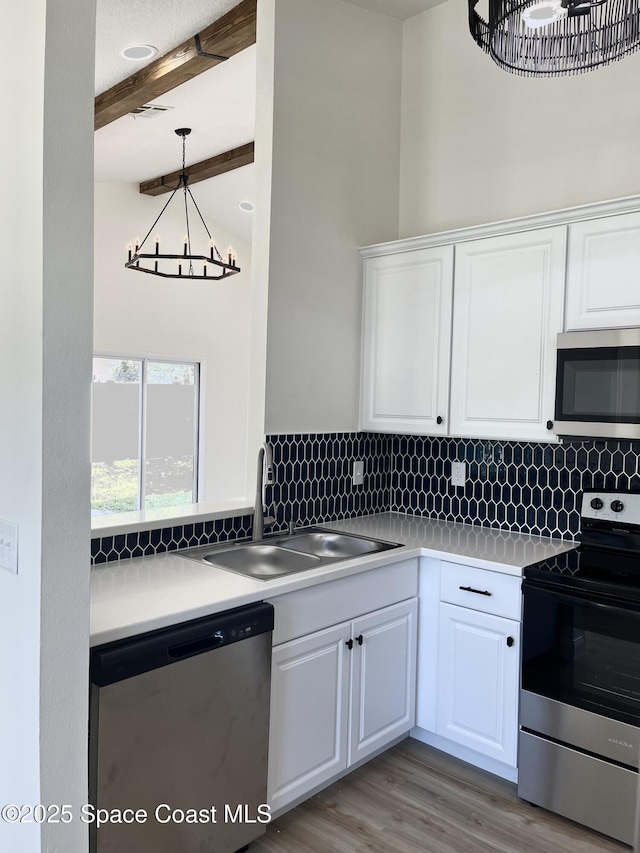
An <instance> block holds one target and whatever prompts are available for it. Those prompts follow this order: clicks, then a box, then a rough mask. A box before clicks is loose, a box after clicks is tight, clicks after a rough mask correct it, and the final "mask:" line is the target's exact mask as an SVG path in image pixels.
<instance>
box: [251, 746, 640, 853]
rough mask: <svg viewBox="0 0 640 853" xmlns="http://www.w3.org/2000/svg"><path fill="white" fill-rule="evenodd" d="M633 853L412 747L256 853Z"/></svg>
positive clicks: (338, 789)
mask: <svg viewBox="0 0 640 853" xmlns="http://www.w3.org/2000/svg"><path fill="white" fill-rule="evenodd" d="M560 851H561V853H622V851H626V853H629V848H628V847H625V846H624V845H623V844H618V843H617V842H615V841H612V840H611V839H609V838H605V837H604V836H602V835H598V834H597V833H595V832H590V831H589V830H587V829H584V828H583V827H580V826H577V825H576V824H574V823H572V822H570V821H568V820H564V819H563V818H560V817H558V816H557V815H554V814H551V813H550V812H547V811H545V810H544V809H536V808H534V807H533V806H530V805H529V804H528V803H525V802H523V801H522V800H519V799H518V797H517V795H516V789H515V785H512V784H510V783H509V782H505V781H504V780H503V779H498V778H497V777H495V776H492V775H491V774H489V773H485V772H484V771H482V770H478V769H477V768H475V767H470V766H469V765H467V764H464V763H463V762H461V761H458V760H457V759H455V758H451V757H450V756H447V755H444V754H443V753H441V752H438V751H437V750H435V749H432V748H431V747H428V746H426V745H425V744H422V743H420V742H418V741H416V740H413V739H411V738H408V739H407V740H405V741H403V742H402V743H400V744H398V745H397V746H395V747H394V748H393V749H390V750H389V751H388V752H385V753H383V754H382V755H380V756H378V757H377V758H374V759H373V761H370V762H368V763H367V764H365V765H364V766H363V767H360V768H359V769H358V770H355V771H354V772H353V773H351V774H350V775H349V776H346V777H345V778H344V779H341V780H340V781H339V782H336V783H335V784H334V785H332V786H331V787H330V788H327V789H326V790H324V791H322V792H321V793H320V794H317V795H316V796H315V797H312V798H311V799H310V800H307V801H306V802H305V803H303V804H302V805H300V806H298V807H297V808H295V809H292V810H291V811H290V812H287V814H285V815H283V816H282V817H281V818H279V819H278V820H276V821H274V822H273V823H272V824H270V825H269V826H268V827H267V832H266V835H264V836H263V837H262V838H260V839H258V840H257V841H254V842H253V844H251V845H250V846H249V853H418V852H419V853H560Z"/></svg>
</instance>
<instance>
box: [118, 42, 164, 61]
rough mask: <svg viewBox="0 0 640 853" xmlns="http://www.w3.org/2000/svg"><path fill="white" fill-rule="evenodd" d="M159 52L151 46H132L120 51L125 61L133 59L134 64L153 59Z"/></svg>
mask: <svg viewBox="0 0 640 853" xmlns="http://www.w3.org/2000/svg"><path fill="white" fill-rule="evenodd" d="M157 52H158V48H157V47H153V46H152V45H150V44H130V45H129V47H125V48H123V49H122V50H121V51H120V56H121V57H122V58H123V59H131V60H132V61H133V62H139V61H140V60H141V59H151V57H152V56H155V55H156V53H157Z"/></svg>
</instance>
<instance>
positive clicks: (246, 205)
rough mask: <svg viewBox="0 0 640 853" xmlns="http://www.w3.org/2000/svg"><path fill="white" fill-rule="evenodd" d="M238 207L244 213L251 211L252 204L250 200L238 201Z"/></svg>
mask: <svg viewBox="0 0 640 853" xmlns="http://www.w3.org/2000/svg"><path fill="white" fill-rule="evenodd" d="M238 207H239V208H240V210H244V211H245V212H246V213H251V211H252V210H253V204H252V203H251V202H250V201H240V202H238Z"/></svg>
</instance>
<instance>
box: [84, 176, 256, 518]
mask: <svg viewBox="0 0 640 853" xmlns="http://www.w3.org/2000/svg"><path fill="white" fill-rule="evenodd" d="M193 193H194V196H195V198H196V201H197V200H198V194H197V187H194V190H193ZM167 198H168V196H160V197H155V198H153V197H148V196H144V195H141V194H140V192H139V191H138V186H137V184H125V183H110V184H107V183H105V184H96V198H95V201H96V207H95V235H96V236H95V311H94V336H95V337H94V349H95V351H96V352H105V353H114V354H116V355H119V354H122V355H127V354H131V355H153V356H162V357H165V358H175V359H176V360H180V359H191V360H200V361H203V362H204V365H205V370H204V406H205V408H204V417H203V425H204V434H203V437H202V439H203V440H202V446H203V452H204V458H203V474H204V479H203V483H202V484H201V485H203V487H204V493H203V495H202V496H201V497H202V499H203V500H207V501H215V502H218V503H223V502H224V501H225V500H230V499H241V498H246V497H247V495H249V496H250V498H251V497H252V496H251V491H250V486H249V484H248V482H247V477H248V469H247V454H248V447H247V443H248V436H247V424H248V417H249V386H248V383H249V350H250V327H251V249H250V247H248V246H246V245H245V244H243V243H242V241H240V240H239V239H238V238H237V237H235V236H233V235H230V234H229V233H228V232H226V231H225V230H224V229H222V228H221V227H219V226H216V224H215V223H212V222H210V221H207V224H208V225H209V228H210V230H211V232H212V234H213V236H214V239H215V241H216V245H217V246H218V248H219V249H220V251H221V253H223V254H224V252H225V251H226V249H227V247H228V246H229V244H231V245H232V246H233V248H234V250H235V252H236V254H237V257H238V263H239V265H240V267H241V269H242V272H241V273H239V274H238V275H235V276H233V277H231V278H229V279H228V281H220V282H215V281H214V282H203V281H193V282H190V281H188V280H185V281H177V280H175V279H162V278H158V277H156V276H150V275H144V274H142V273H135V272H132V271H131V270H127V269H125V268H124V262H125V260H126V251H125V247H126V245H127V243H128V241H129V240H131V239H135V237H136V236H137V235H140V236H141V237H144V235H145V233H146V231H147V229H148V228H149V227H150V226H151V224H152V222H153V220H154V219H155V218H156V216H157V215H158V213H159V212H160V210H161V209H162V206H163V205H164V204H165V203H166V201H167ZM203 215H204V216H205V220H206V212H205V211H204V210H203ZM184 232H185V223H184V212H183V207H182V200H181V199H179V198H175V199H174V201H173V202H172V203H171V205H170V206H169V207H168V208H167V211H166V213H165V214H164V215H163V217H162V219H161V220H160V223H159V224H158V233H159V236H160V239H161V245H162V246H163V247H164V246H166V247H170V246H171V245H174V246H182V240H183V237H184ZM193 232H194V233H195V234H198V235H199V234H200V231H198V230H197V225H194V226H193ZM203 234H204V232H203ZM152 237H153V235H152ZM205 238H206V235H205ZM150 239H151V238H150ZM203 245H204V250H207V251H208V239H205V242H204V244H203ZM167 250H168V248H167ZM252 444H255V441H252ZM250 453H251V458H252V459H253V447H251V450H250ZM252 464H253V463H252Z"/></svg>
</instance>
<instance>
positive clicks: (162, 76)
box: [95, 0, 257, 130]
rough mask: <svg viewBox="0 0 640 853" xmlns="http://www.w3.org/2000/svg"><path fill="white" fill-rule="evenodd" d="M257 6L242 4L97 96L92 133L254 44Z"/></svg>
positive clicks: (253, 1) (251, 2)
mask: <svg viewBox="0 0 640 853" xmlns="http://www.w3.org/2000/svg"><path fill="white" fill-rule="evenodd" d="M256 5H257V0H242V2H241V3H240V4H239V5H238V6H236V7H235V8H233V9H231V11H229V12H227V14H226V15H223V16H222V17H221V18H219V19H218V20H217V21H214V22H213V23H212V24H210V25H209V26H208V27H206V29H204V30H202V32H201V33H198V35H197V36H194V37H193V38H191V39H189V40H188V41H185V42H183V43H182V44H181V45H178V47H176V48H174V49H173V50H171V51H169V53H166V54H165V55H164V56H161V57H160V58H159V59H155V60H154V61H153V62H150V63H149V64H148V65H146V66H145V67H144V68H141V69H140V70H139V71H137V72H136V73H135V74H132V75H131V76H130V77H127V78H126V80H122V81H121V82H120V83H116V85H115V86H112V87H111V88H110V89H107V91H106V92H103V93H102V94H101V95H98V96H97V97H96V100H95V129H96V130H99V129H100V128H101V127H104V126H105V125H107V124H110V123H111V122H112V121H115V120H116V119H119V118H121V117H122V116H124V115H127V113H130V112H131V111H132V110H134V109H136V108H138V107H141V106H143V104H148V103H149V101H153V100H154V99H155V98H159V97H160V96H161V95H164V94H165V93H166V92H169V91H170V90H171V89H175V87H176V86H179V85H180V84H181V83H185V82H186V81H187V80H191V78H192V77H196V76H197V75H198V74H202V72H203V71H208V69H209V68H213V67H214V66H215V65H219V64H220V62H223V61H224V59H223V58H228V57H230V56H234V55H235V54H236V53H239V52H240V51H241V50H244V49H245V48H247V47H249V46H250V45H252V44H255V41H256ZM198 40H199V47H200V49H199V50H198V45H197V42H198ZM205 54H210V56H206V55H205ZM216 57H217V58H216ZM221 57H223V58H221Z"/></svg>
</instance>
